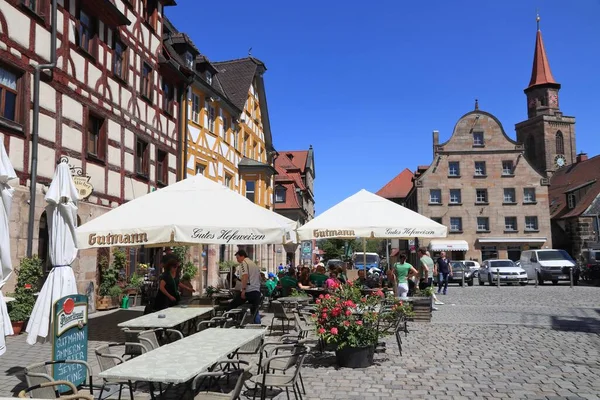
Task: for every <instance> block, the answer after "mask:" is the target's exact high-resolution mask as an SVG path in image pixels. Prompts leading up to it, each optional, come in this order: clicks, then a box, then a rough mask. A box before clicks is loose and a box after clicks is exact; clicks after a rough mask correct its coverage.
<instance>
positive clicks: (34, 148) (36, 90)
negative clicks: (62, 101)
mask: <svg viewBox="0 0 600 400" xmlns="http://www.w3.org/2000/svg"><path fill="white" fill-rule="evenodd" d="M56 2H57V0H52V11H51V13H52V19H51V27H52V31H51V38H50V63H49V64H38V65H36V66H35V68H34V71H35V72H34V78H33V121H32V129H31V179H30V180H31V183H30V188H29V189H30V193H29V221H28V224H27V257H31V256H32V255H33V225H34V219H35V195H36V193H35V189H36V186H37V167H38V139H39V137H38V130H39V122H40V74H41V72H42V71H44V70H50V71H52V70H53V69H54V68H56V29H57V27H56V21H57V16H56V14H57V10H56Z"/></svg>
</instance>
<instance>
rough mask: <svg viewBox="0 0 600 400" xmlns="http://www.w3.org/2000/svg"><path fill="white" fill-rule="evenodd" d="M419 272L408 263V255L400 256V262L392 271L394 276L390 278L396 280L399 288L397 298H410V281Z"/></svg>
mask: <svg viewBox="0 0 600 400" xmlns="http://www.w3.org/2000/svg"><path fill="white" fill-rule="evenodd" d="M418 273H419V272H418V271H417V270H416V269H415V267H413V266H412V265H411V264H409V263H407V262H406V254H401V255H400V262H397V263H395V264H394V268H393V269H392V274H393V276H392V277H390V276H389V275H388V278H390V279H394V282H395V284H396V287H397V290H398V291H397V296H398V297H399V298H400V299H403V300H405V299H407V298H408V279H409V278H410V277H412V276H416V275H417V274H418Z"/></svg>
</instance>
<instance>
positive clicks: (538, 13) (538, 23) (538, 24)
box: [535, 8, 541, 31]
mask: <svg viewBox="0 0 600 400" xmlns="http://www.w3.org/2000/svg"><path fill="white" fill-rule="evenodd" d="M535 13H536V17H535V21H536V22H537V30H538V31H539V30H540V19H541V18H540V9H539V8H538V9H536V12H535Z"/></svg>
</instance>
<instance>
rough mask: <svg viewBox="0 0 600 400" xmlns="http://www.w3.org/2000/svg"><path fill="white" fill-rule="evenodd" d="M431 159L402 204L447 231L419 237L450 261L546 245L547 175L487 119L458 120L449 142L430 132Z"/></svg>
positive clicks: (477, 113)
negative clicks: (429, 237) (443, 237)
mask: <svg viewBox="0 0 600 400" xmlns="http://www.w3.org/2000/svg"><path fill="white" fill-rule="evenodd" d="M433 153H434V158H433V162H432V163H431V165H430V166H429V167H428V168H427V169H426V170H425V171H419V174H418V175H417V176H416V177H415V179H414V187H413V189H412V190H411V192H410V193H409V195H408V196H407V206H408V207H409V208H411V209H413V210H414V211H417V212H419V213H420V214H422V215H425V216H427V217H429V218H431V219H433V220H435V221H437V222H439V223H442V224H444V225H446V226H447V227H448V232H449V236H448V238H447V239H446V240H424V239H422V240H420V241H419V243H418V245H419V246H425V247H429V248H430V250H431V251H432V252H433V253H434V254H435V253H438V252H440V251H442V250H445V251H452V254H451V258H453V259H456V260H458V259H473V260H479V261H482V260H486V259H490V258H497V257H499V258H510V259H513V260H517V259H519V257H520V254H521V251H522V250H525V249H530V248H542V247H543V248H546V247H548V248H550V247H551V246H552V238H551V232H550V217H549V211H548V206H549V203H548V185H549V181H548V179H547V178H545V177H544V176H542V175H541V174H540V173H539V172H538V171H537V170H536V169H535V168H534V167H533V166H532V165H530V163H529V162H528V161H527V159H526V158H525V157H524V155H525V149H524V147H523V145H521V144H519V143H517V142H515V141H513V140H512V139H510V138H509V137H508V136H507V135H506V133H505V132H504V129H503V127H502V125H501V124H500V121H498V119H497V118H496V117H494V116H493V115H492V114H490V113H487V112H485V111H481V110H479V108H478V105H477V103H476V106H475V110H474V111H471V112H469V113H467V114H465V115H463V116H462V117H461V118H460V119H459V120H458V122H457V124H456V126H455V127H454V131H453V132H452V135H451V137H450V139H449V140H448V141H446V142H444V143H439V133H438V132H437V131H434V133H433Z"/></svg>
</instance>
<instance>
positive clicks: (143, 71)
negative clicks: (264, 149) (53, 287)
mask: <svg viewBox="0 0 600 400" xmlns="http://www.w3.org/2000/svg"><path fill="white" fill-rule="evenodd" d="M174 4H175V2H174V1H173V0H114V1H95V2H92V1H81V0H58V11H57V14H58V21H57V23H56V24H54V25H55V26H56V28H57V37H58V40H57V51H56V54H57V60H56V68H55V69H54V70H53V71H52V73H51V74H48V73H42V82H41V89H40V96H39V99H40V116H39V147H38V150H39V154H38V160H39V164H38V169H37V172H38V179H37V184H36V193H37V194H36V201H35V224H34V237H33V238H32V240H33V250H34V251H33V253H34V254H36V253H37V254H39V255H40V257H42V258H43V259H45V260H47V253H48V252H47V246H48V241H47V236H48V232H47V227H46V222H45V221H46V218H45V214H44V207H45V202H44V193H45V190H46V187H47V185H48V184H49V183H50V181H51V179H52V176H53V173H54V170H55V166H56V163H57V161H59V160H60V159H61V158H62V157H67V158H68V162H69V164H70V165H71V166H72V170H73V172H74V173H76V174H81V177H80V180H83V181H84V182H83V183H82V184H83V186H82V187H81V190H82V191H81V193H82V195H83V197H84V199H82V200H81V201H80V203H79V212H78V214H79V222H80V223H84V222H86V221H88V220H90V219H92V218H94V217H96V216H99V215H101V214H103V213H105V212H107V211H108V210H110V209H111V208H112V207H116V206H118V205H119V204H122V203H124V202H126V201H128V200H132V199H134V198H136V197H138V196H141V195H143V194H145V193H148V192H149V191H151V190H153V189H154V188H157V187H161V186H164V185H167V184H170V183H173V182H175V181H176V172H177V161H176V160H177V154H178V152H177V151H178V127H177V115H178V113H179V107H178V104H179V97H180V95H181V93H182V92H181V86H180V84H179V82H178V81H176V80H172V79H171V78H170V77H167V76H166V75H165V74H163V69H162V65H161V62H160V60H159V56H160V55H161V53H162V38H161V32H162V23H163V10H164V7H165V6H168V5H174ZM50 5H51V1H50V0H42V1H35V2H33V1H31V2H24V1H21V0H5V1H1V2H0V92H6V93H9V92H10V93H11V95H10V97H7V99H8V100H6V101H4V102H2V108H1V109H0V140H2V141H3V143H4V145H5V147H6V149H7V151H8V154H9V157H10V160H11V162H12V163H13V165H14V167H15V169H16V171H17V174H18V177H19V181H18V182H17V184H16V194H15V198H14V202H13V204H14V206H13V213H12V215H11V217H10V225H11V231H10V234H11V250H12V257H13V263H14V264H15V265H18V263H19V260H20V259H21V258H22V257H24V256H25V254H26V247H27V240H28V237H27V225H28V220H29V218H28V209H29V206H28V202H29V198H30V196H29V187H30V185H31V164H30V162H31V161H30V160H31V154H32V147H31V139H32V133H31V132H32V119H33V111H32V101H33V89H32V88H33V68H34V66H35V65H38V64H41V63H48V62H49V61H50V55H51V51H50V49H51V45H52V43H51V33H50V30H51V26H52V25H53V24H52V21H51V15H52V14H51V12H50V7H51V6H50ZM86 180H87V182H86ZM12 184H13V186H15V182H13V183H12ZM101 251H102V250H101ZM130 256H131V258H132V261H133V262H135V257H136V253H135V251H134V252H131V253H130ZM50 267H51V266H50V265H49V263H47V268H48V269H49V268H50ZM97 268H98V266H97V251H96V250H86V251H82V252H80V255H79V257H78V259H77V261H76V262H75V264H74V265H73V269H74V271H75V276H76V279H77V282H78V286H79V290H80V292H83V290H84V288H85V286H86V285H87V284H88V283H89V282H90V281H92V282H96V280H97V278H98V276H99V274H98V272H97ZM12 284H14V282H8V284H7V287H6V288H5V290H6V291H10V290H11V285H12Z"/></svg>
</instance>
